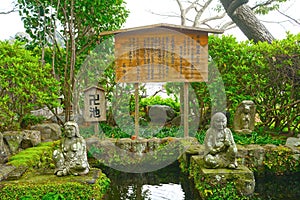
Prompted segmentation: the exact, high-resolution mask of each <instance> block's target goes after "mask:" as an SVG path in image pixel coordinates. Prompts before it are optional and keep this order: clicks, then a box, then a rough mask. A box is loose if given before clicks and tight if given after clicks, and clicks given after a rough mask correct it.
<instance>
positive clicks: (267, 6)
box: [254, 0, 288, 15]
mask: <svg viewBox="0 0 300 200" xmlns="http://www.w3.org/2000/svg"><path fill="white" fill-rule="evenodd" d="M287 1H288V0H272V1H269V0H263V1H259V2H258V3H257V4H256V6H255V8H254V13H256V14H261V15H266V14H268V13H269V12H270V11H274V10H277V9H279V7H280V5H281V4H282V3H284V2H287Z"/></svg>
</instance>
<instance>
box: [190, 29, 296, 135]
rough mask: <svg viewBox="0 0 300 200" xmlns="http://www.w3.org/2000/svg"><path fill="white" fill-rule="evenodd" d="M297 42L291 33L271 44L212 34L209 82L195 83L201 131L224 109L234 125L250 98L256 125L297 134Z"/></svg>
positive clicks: (210, 39) (230, 122) (210, 40)
mask: <svg viewBox="0 0 300 200" xmlns="http://www.w3.org/2000/svg"><path fill="white" fill-rule="evenodd" d="M299 40H300V34H298V35H291V34H288V35H287V38H286V39H283V40H277V41H274V42H273V43H272V44H269V43H266V42H264V43H257V44H254V43H252V42H251V41H245V42H238V41H237V40H236V39H235V38H234V37H232V36H221V37H216V36H210V38H209V55H210V56H211V58H212V59H211V62H210V64H209V78H208V82H207V83H193V84H192V86H193V89H194V91H195V93H196V96H197V99H198V102H199V110H200V129H205V128H206V127H205V126H206V125H207V124H209V120H210V116H211V113H213V112H215V111H225V110H226V111H228V112H229V113H230V115H231V116H232V117H231V120H230V121H229V126H231V124H232V119H233V116H234V113H235V109H236V108H237V106H238V104H239V103H241V102H242V101H243V100H252V101H254V103H255V104H256V110H257V114H258V117H259V119H260V121H261V122H259V123H258V124H257V126H259V127H268V128H269V129H271V130H273V131H276V132H279V133H280V132H282V131H287V132H290V133H296V132H297V131H299V130H300V118H299V116H298V115H299V113H300V110H299V109H300V106H299V104H300V102H299V92H297V91H299V89H300V84H299V81H300V76H299V75H300V68H299V66H300V63H299V59H298V58H299V56H300V55H299V52H300V46H299V42H298V41H299ZM223 86H224V89H225V91H224V90H222V88H223ZM222 94H225V95H222ZM224 101H225V105H226V107H225V108H224V107H222V105H223V104H224ZM212 108H214V110H212Z"/></svg>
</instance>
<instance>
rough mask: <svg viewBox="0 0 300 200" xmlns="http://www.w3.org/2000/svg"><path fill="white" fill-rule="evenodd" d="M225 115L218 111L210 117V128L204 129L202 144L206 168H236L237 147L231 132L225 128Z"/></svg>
mask: <svg viewBox="0 0 300 200" xmlns="http://www.w3.org/2000/svg"><path fill="white" fill-rule="evenodd" d="M226 125H227V118H226V116H225V115H224V114H223V113H221V112H218V113H216V114H214V115H213V116H212V118H211V125H210V128H209V129H208V130H207V131H206V135H205V139H204V144H205V151H204V164H205V167H206V168H231V169H235V168H237V166H238V164H237V161H236V155H237V148H236V145H235V142H234V140H233V136H232V132H231V131H230V129H229V128H226Z"/></svg>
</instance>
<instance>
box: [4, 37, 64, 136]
mask: <svg viewBox="0 0 300 200" xmlns="http://www.w3.org/2000/svg"><path fill="white" fill-rule="evenodd" d="M58 92H59V83H58V81H57V80H56V79H55V78H53V76H52V74H51V66H50V65H49V64H45V65H42V64H41V63H40V61H39V57H38V56H34V55H33V54H32V52H31V51H28V50H25V49H24V48H23V46H22V43H20V42H18V41H16V42H15V43H13V44H9V43H8V42H7V41H4V42H0V108H1V109H0V131H3V130H9V129H10V130H11V129H17V128H19V127H20V123H21V121H22V119H23V118H24V116H25V115H26V114H29V113H30V111H31V110H33V109H36V108H41V107H44V106H48V107H49V108H50V109H51V108H53V107H56V106H58V101H57V100H58Z"/></svg>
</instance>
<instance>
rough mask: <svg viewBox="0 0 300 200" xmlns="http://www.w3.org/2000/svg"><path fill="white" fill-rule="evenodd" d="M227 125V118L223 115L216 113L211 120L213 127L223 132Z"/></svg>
mask: <svg viewBox="0 0 300 200" xmlns="http://www.w3.org/2000/svg"><path fill="white" fill-rule="evenodd" d="M226 125H227V118H226V116H225V115H224V114H223V113H221V112H217V113H215V114H214V115H213V116H212V118H211V126H212V127H213V128H215V129H217V130H223V129H225V128H226Z"/></svg>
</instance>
